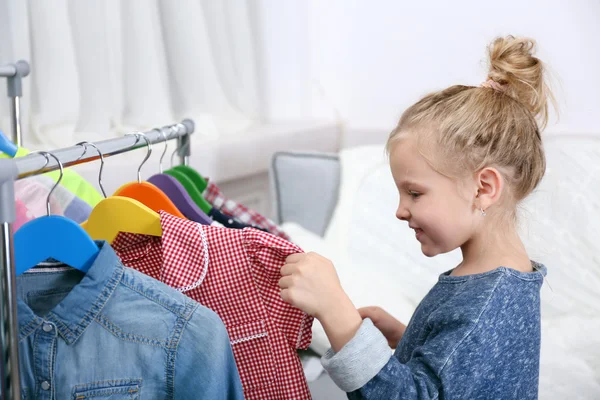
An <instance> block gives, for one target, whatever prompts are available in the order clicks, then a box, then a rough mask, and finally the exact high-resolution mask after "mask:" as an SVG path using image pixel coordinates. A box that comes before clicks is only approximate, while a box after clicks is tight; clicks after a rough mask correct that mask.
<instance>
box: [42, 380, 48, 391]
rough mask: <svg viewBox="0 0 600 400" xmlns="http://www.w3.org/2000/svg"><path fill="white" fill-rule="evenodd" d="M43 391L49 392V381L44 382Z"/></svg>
mask: <svg viewBox="0 0 600 400" xmlns="http://www.w3.org/2000/svg"><path fill="white" fill-rule="evenodd" d="M42 389H43V390H48V389H50V383H48V381H44V382H42Z"/></svg>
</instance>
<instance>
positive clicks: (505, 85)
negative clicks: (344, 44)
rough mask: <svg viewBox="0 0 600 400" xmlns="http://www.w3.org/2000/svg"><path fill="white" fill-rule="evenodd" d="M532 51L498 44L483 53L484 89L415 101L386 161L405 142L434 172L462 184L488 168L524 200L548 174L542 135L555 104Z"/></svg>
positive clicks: (518, 44) (528, 45) (518, 42)
mask: <svg viewBox="0 0 600 400" xmlns="http://www.w3.org/2000/svg"><path fill="white" fill-rule="evenodd" d="M534 49H535V42H534V41H533V40H532V39H527V38H515V37H512V36H508V37H504V38H497V39H495V40H494V41H493V42H492V43H491V44H490V45H489V47H488V52H489V62H490V68H489V73H488V82H486V83H487V84H484V85H482V86H462V85H456V86H451V87H449V88H447V89H444V90H442V91H439V92H435V93H431V94H429V95H427V96H425V97H424V98H422V99H421V100H419V101H418V102H417V103H415V104H414V105H412V106H411V107H409V108H408V109H407V110H406V111H405V112H404V113H403V114H402V117H401V118H400V121H399V122H398V125H397V127H396V128H395V129H394V131H393V132H392V133H391V134H390V137H389V139H388V143H387V150H388V153H389V150H390V147H391V146H392V145H393V143H395V142H396V141H397V140H398V139H399V138H401V137H403V136H404V135H407V134H410V135H411V136H414V137H416V138H417V140H418V144H419V149H420V150H421V152H422V154H423V155H424V156H426V158H427V160H428V161H429V162H430V163H431V164H432V165H433V166H434V168H436V170H438V171H440V172H442V173H444V174H445V175H447V176H456V175H461V176H466V174H469V173H474V172H476V171H478V170H480V169H482V168H484V167H486V166H493V167H496V168H497V169H498V170H499V171H500V172H501V173H502V174H503V176H504V178H505V180H506V181H507V186H508V187H509V189H510V190H509V193H508V195H510V196H511V197H512V198H513V199H514V200H515V202H518V201H520V200H522V199H524V198H525V197H526V196H527V195H529V194H530V193H531V192H532V191H533V190H534V189H535V188H536V186H537V185H538V184H539V182H540V181H541V179H542V177H543V176H544V172H545V170H546V159H545V156H544V149H543V146H542V137H541V130H542V129H543V128H544V127H545V126H546V123H547V121H548V102H549V100H550V101H553V98H552V94H551V92H550V90H549V88H548V85H547V84H546V82H545V80H544V66H543V64H542V62H541V61H540V60H539V59H538V58H536V57H534V56H533V52H534ZM554 108H555V109H556V107H554Z"/></svg>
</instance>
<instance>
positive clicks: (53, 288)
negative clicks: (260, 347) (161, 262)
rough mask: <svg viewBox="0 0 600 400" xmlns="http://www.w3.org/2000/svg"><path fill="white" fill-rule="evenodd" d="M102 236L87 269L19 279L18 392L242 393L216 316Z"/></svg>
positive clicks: (50, 395) (101, 395) (102, 395)
mask: <svg viewBox="0 0 600 400" xmlns="http://www.w3.org/2000/svg"><path fill="white" fill-rule="evenodd" d="M98 245H99V246H100V247H101V250H100V254H99V255H98V256H97V258H96V260H95V261H94V263H93V265H92V267H91V268H90V270H89V271H88V272H87V273H86V274H83V273H81V272H80V271H77V270H73V269H65V268H58V269H57V268H45V269H40V268H36V269H34V270H32V272H31V273H26V274H23V275H21V276H19V277H18V278H17V298H18V299H17V301H18V305H17V307H18V320H19V359H20V372H21V390H22V398H23V399H59V400H63V399H73V400H84V399H93V400H102V399H111V400H118V399H144V400H148V399H196V398H206V399H242V398H243V392H242V386H241V383H240V378H239V374H238V371H237V368H236V364H235V361H234V359H233V354H232V351H231V346H230V344H229V338H228V335H227V332H226V330H225V327H224V326H223V323H222V322H221V320H220V319H219V318H218V317H217V315H216V314H215V313H213V312H212V311H210V310H209V309H207V308H205V307H202V306H201V305H199V304H198V303H196V302H194V301H193V300H191V299H189V298H188V297H186V296H185V295H183V294H181V293H179V292H177V291H176V290H174V289H172V288H170V287H168V286H167V285H165V284H163V283H160V282H158V281H156V280H154V279H152V278H149V277H147V276H145V275H143V274H141V273H139V272H137V271H134V270H132V269H129V268H126V267H124V266H123V265H122V264H121V262H120V260H119V258H118V257H117V256H116V254H115V253H114V251H113V249H112V248H111V247H110V246H109V245H108V244H107V243H105V242H98Z"/></svg>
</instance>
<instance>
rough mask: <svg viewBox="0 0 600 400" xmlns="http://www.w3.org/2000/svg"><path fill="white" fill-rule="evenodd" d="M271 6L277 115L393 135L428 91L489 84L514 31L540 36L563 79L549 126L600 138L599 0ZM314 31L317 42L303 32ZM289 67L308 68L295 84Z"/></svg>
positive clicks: (336, 0) (267, 15) (270, 55)
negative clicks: (498, 39) (499, 41)
mask: <svg viewBox="0 0 600 400" xmlns="http://www.w3.org/2000/svg"><path fill="white" fill-rule="evenodd" d="M263 3H264V4H265V7H263V9H262V12H263V14H264V15H263V23H264V26H263V29H267V28H266V27H269V26H270V27H271V28H272V29H270V32H269V35H268V39H267V40H266V41H265V42H264V43H265V47H264V48H263V52H264V54H265V55H266V57H264V58H263V62H264V63H265V67H264V68H265V71H269V73H268V74H266V75H263V77H264V78H265V79H266V80H267V81H268V85H267V86H268V87H270V88H271V90H270V91H269V93H267V98H268V99H270V101H269V100H267V103H269V104H270V106H269V110H270V112H268V115H269V117H270V118H272V119H279V118H299V119H301V118H305V117H307V116H308V117H312V118H319V119H320V118H325V119H335V116H336V112H337V114H338V115H339V116H340V118H341V120H343V121H344V124H345V126H346V127H347V131H350V132H357V131H363V130H364V131H365V132H367V131H369V132H373V131H375V132H379V131H381V132H387V131H389V130H390V129H391V128H392V127H393V126H394V124H395V122H396V121H397V118H398V117H399V115H400V114H401V112H402V111H403V110H404V109H405V108H406V107H407V106H408V105H410V104H412V103H413V102H415V101H416V100H417V99H418V98H419V97H420V96H422V95H424V94H426V93H427V92H429V91H433V90H438V89H442V88H444V87H447V86H449V85H452V84H458V83H461V84H470V85H476V84H479V83H480V82H482V81H483V80H484V79H485V73H486V68H485V60H486V58H485V56H486V52H485V49H486V45H487V44H488V43H489V42H490V41H491V40H492V39H493V38H494V37H495V36H498V35H506V34H514V35H527V36H531V37H533V38H535V39H536V40H537V41H538V43H539V51H538V55H539V57H540V58H541V59H542V60H543V61H545V62H546V63H547V64H548V65H549V66H550V68H551V70H552V73H553V74H554V75H555V77H556V78H558V79H556V80H555V83H556V84H555V92H556V96H557V98H558V100H559V102H560V111H561V119H560V122H559V123H558V124H554V123H552V124H551V125H550V126H549V129H548V132H557V131H559V132H573V133H590V132H592V133H598V134H600V126H599V124H598V122H597V121H598V111H600V95H599V93H600V77H598V73H599V71H600V24H599V23H598V19H599V17H600V2H599V1H597V0H575V1H570V2H567V1H562V0H550V1H547V0H530V1H527V2H524V1H521V0H505V1H502V2H498V1H481V0H479V1H477V0H455V1H451V2H448V1H442V0H435V1H404V0H402V1H395V0H387V1H385V0H371V1H364V0H328V1H320V0H311V1H310V2H309V3H305V2H304V1H301V0H293V1H288V2H285V4H286V6H285V7H284V6H282V5H281V4H280V3H276V4H279V6H277V7H274V8H269V7H268V6H267V3H268V4H271V5H273V4H272V3H271V2H268V1H266V0H263ZM282 8H287V9H288V12H282ZM304 27H306V28H305V29H306V30H307V34H308V35H309V41H308V43H306V40H305V39H303V36H302V35H300V34H299V32H300V31H301V30H302V29H304ZM275 28H276V29H275ZM307 48H308V50H307ZM304 54H307V57H306V58H303V57H299V56H303V55H304ZM282 60H286V61H283V62H282ZM286 64H290V65H293V69H295V70H296V71H302V75H300V78H298V79H296V80H292V81H290V79H293V76H292V75H290V72H291V71H292V70H291V69H290V67H289V66H287V67H286ZM306 74H308V76H307V75H306ZM302 85H308V86H309V87H308V88H306V89H305V90H304V89H303V88H302ZM303 94H306V95H308V96H309V99H308V102H307V103H306V102H304V103H303V101H302V99H301V98H299V97H298V95H303ZM306 104H308V107H310V109H309V110H308V112H307V110H306ZM365 134H367V135H368V134H370V133H365Z"/></svg>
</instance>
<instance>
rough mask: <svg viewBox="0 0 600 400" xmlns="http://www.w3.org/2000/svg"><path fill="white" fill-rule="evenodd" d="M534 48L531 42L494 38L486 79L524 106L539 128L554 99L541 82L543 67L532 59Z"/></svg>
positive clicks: (543, 123)
mask: <svg viewBox="0 0 600 400" xmlns="http://www.w3.org/2000/svg"><path fill="white" fill-rule="evenodd" d="M535 47H536V44H535V41H534V40H533V39H528V38H519V37H514V36H507V37H499V38H497V39H495V40H494V41H493V42H492V43H491V44H490V46H489V48H488V51H489V57H490V71H489V73H488V79H490V80H492V81H494V82H497V83H498V84H500V85H503V88H504V92H505V93H506V94H508V95H509V96H512V97H513V98H515V99H516V100H518V101H519V102H521V103H522V104H523V105H525V106H526V107H527V108H528V109H529V111H531V113H532V114H533V115H534V116H535V117H537V118H538V119H539V121H540V125H541V127H542V128H543V127H544V126H545V125H546V123H547V122H548V101H549V100H550V101H554V99H553V97H552V93H551V92H550V89H549V87H548V85H547V84H546V82H545V79H544V65H543V63H542V61H540V59H539V58H537V57H534V56H533V54H534V52H535Z"/></svg>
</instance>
